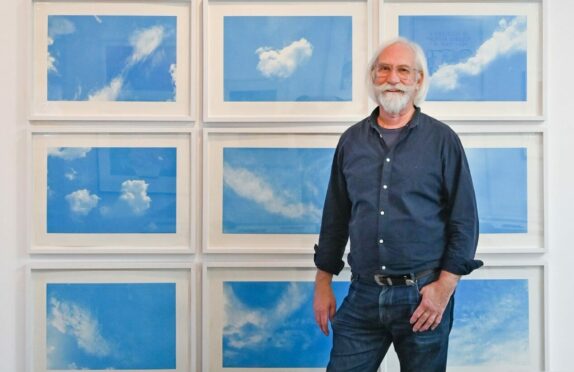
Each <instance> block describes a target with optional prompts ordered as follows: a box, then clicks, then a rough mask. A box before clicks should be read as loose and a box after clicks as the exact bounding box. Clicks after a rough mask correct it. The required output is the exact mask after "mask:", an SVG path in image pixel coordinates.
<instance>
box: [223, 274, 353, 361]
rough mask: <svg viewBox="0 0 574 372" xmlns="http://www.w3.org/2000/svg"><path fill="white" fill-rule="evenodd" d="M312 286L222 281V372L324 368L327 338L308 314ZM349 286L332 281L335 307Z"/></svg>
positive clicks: (310, 311)
mask: <svg viewBox="0 0 574 372" xmlns="http://www.w3.org/2000/svg"><path fill="white" fill-rule="evenodd" d="M313 288H314V283H313V282H302V281H301V282H297V281H293V282H281V281H274V282H271V281H269V282H239V281H237V282H224V283H223V296H224V314H225V320H224V326H223V340H222V342H223V367H224V368H325V367H326V366H327V362H328V361H329V351H330V350H331V343H332V335H330V336H329V337H327V336H325V335H324V334H323V333H321V331H320V330H319V327H318V326H317V324H316V323H315V316H314V314H313ZM348 288H349V283H348V282H337V281H334V282H333V291H334V294H335V298H336V300H337V304H338V305H340V304H341V303H343V299H344V297H345V296H346V294H347V292H348Z"/></svg>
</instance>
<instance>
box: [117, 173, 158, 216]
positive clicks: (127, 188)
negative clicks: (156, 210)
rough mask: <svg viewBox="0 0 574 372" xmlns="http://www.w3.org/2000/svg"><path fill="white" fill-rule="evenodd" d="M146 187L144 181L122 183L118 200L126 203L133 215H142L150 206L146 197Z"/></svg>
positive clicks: (149, 201) (148, 198)
mask: <svg viewBox="0 0 574 372" xmlns="http://www.w3.org/2000/svg"><path fill="white" fill-rule="evenodd" d="M148 186H149V185H148V184H147V183H146V182H145V181H141V180H128V181H124V182H122V195H121V196H120V200H123V201H125V202H126V203H128V205H129V206H130V207H131V209H132V211H133V212H134V213H135V214H141V213H144V212H145V211H146V210H147V209H149V207H150V205H151V198H150V197H149V196H148V195H147V188H148Z"/></svg>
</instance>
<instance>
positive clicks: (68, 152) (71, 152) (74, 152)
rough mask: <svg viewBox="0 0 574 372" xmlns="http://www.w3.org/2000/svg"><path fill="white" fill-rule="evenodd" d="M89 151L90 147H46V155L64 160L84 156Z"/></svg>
mask: <svg viewBox="0 0 574 372" xmlns="http://www.w3.org/2000/svg"><path fill="white" fill-rule="evenodd" d="M90 151H92V148H91V147H50V148H48V156H53V157H56V158H61V159H64V160H74V159H80V158H85V157H86V154H87V153H88V152H90Z"/></svg>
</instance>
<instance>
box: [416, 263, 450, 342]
mask: <svg viewBox="0 0 574 372" xmlns="http://www.w3.org/2000/svg"><path fill="white" fill-rule="evenodd" d="M459 278H460V276H459V275H455V274H451V273H449V272H447V271H441V273H440V276H439V278H438V279H437V280H436V281H434V282H432V283H430V284H428V285H426V286H424V287H423V288H422V289H421V291H420V293H421V297H422V298H421V302H420V304H419V306H418V307H417V308H416V309H415V312H414V313H413V315H412V316H411V320H410V323H411V324H412V325H413V332H424V331H428V330H429V329H431V330H434V329H435V328H436V327H438V325H439V324H440V322H441V320H442V314H443V313H444V309H445V308H446V305H448V302H449V300H450V296H452V294H453V293H454V289H455V288H456V285H457V283H458V280H459Z"/></svg>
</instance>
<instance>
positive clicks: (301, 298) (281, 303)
mask: <svg viewBox="0 0 574 372" xmlns="http://www.w3.org/2000/svg"><path fill="white" fill-rule="evenodd" d="M310 298H311V292H310V291H307V290H305V287H304V286H303V284H301V283H293V282H292V283H289V284H288V285H287V287H286V290H285V291H284V292H283V293H282V294H281V296H280V297H279V299H278V300H277V301H276V303H275V304H273V307H269V308H266V309H264V310H262V309H251V308H249V306H247V305H246V304H244V303H243V302H241V300H240V299H239V298H237V296H236V295H235V293H234V291H233V288H232V287H231V286H229V285H225V286H224V314H225V320H224V324H225V326H224V329H223V335H224V337H226V339H227V340H228V342H229V346H231V347H233V348H238V349H239V348H257V347H258V345H261V344H263V343H264V344H265V345H268V344H269V343H271V344H272V345H273V346H275V347H282V346H283V347H284V346H285V343H290V344H294V343H302V342H303V343H307V342H308V341H309V339H310V336H309V335H307V334H306V333H305V331H304V330H300V328H299V327H297V325H293V327H287V328H288V329H287V330H286V329H283V328H284V327H285V326H286V323H285V322H286V320H287V319H289V318H290V317H291V316H292V315H293V313H295V312H296V311H298V310H300V309H301V307H302V306H306V305H307V304H308V303H309V301H310ZM279 329H281V331H279ZM278 332H287V333H289V337H283V336H284V335H282V334H278Z"/></svg>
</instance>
